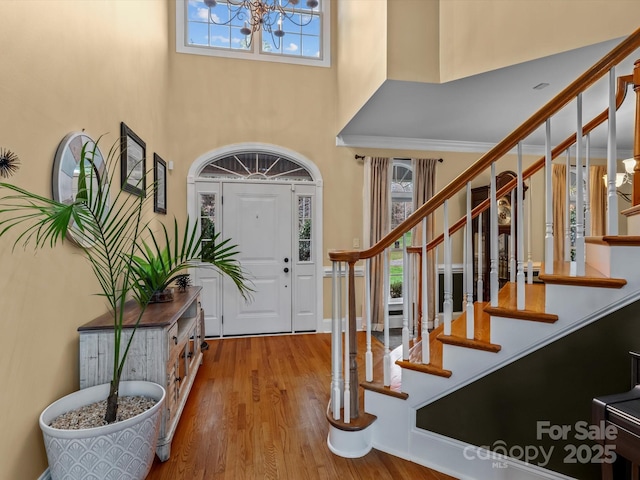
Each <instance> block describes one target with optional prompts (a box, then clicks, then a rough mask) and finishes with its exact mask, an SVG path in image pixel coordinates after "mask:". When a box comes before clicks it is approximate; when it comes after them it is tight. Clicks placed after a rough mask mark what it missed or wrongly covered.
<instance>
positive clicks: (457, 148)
mask: <svg viewBox="0 0 640 480" xmlns="http://www.w3.org/2000/svg"><path fill="white" fill-rule="evenodd" d="M336 146H338V147H352V148H384V149H394V150H395V149H400V150H422V151H428V152H462V153H486V152H488V151H489V150H491V149H492V148H493V147H495V144H494V143H486V142H465V141H458V140H438V139H433V138H409V137H377V136H372V135H338V136H337V137H336ZM509 153H511V154H515V153H516V149H515V148H513V149H512V150H511V151H510V152H509ZM522 153H523V154H525V155H540V156H544V154H545V147H544V145H523V146H522ZM632 156H633V152H631V151H630V150H624V151H623V150H618V157H619V158H628V157H632ZM606 157H607V151H606V149H604V148H592V149H591V158H606Z"/></svg>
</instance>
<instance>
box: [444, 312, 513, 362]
mask: <svg viewBox="0 0 640 480" xmlns="http://www.w3.org/2000/svg"><path fill="white" fill-rule="evenodd" d="M486 306H487V303H485V302H474V303H473V320H474V330H473V333H474V335H473V337H474V338H467V313H466V312H464V313H463V314H462V315H460V316H459V317H458V318H456V319H455V320H454V321H453V322H451V335H445V334H444V331H443V332H442V333H440V334H438V335H437V336H436V339H437V340H438V341H440V342H442V343H446V344H448V345H456V346H459V347H466V348H473V349H476V350H485V351H489V352H499V351H500V349H501V348H502V347H501V346H500V345H497V344H493V343H491V316H490V315H489V314H487V313H485V311H484V308H485V307H486Z"/></svg>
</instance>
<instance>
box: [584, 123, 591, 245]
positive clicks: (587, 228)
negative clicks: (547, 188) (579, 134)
mask: <svg viewBox="0 0 640 480" xmlns="http://www.w3.org/2000/svg"><path fill="white" fill-rule="evenodd" d="M586 149H587V151H586V153H585V156H584V165H585V166H584V175H585V179H584V188H585V192H584V198H586V199H587V201H586V202H585V204H584V235H585V237H590V236H591V134H590V133H587V135H586Z"/></svg>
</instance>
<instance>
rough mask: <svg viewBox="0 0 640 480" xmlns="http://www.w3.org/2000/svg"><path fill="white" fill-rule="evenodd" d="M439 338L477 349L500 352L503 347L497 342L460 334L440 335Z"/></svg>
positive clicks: (456, 344) (451, 343)
mask: <svg viewBox="0 0 640 480" xmlns="http://www.w3.org/2000/svg"><path fill="white" fill-rule="evenodd" d="M438 340H440V341H441V342H442V343H446V344H447V345H455V346H458V347H466V348H473V349H475V350H484V351H487V352H499V351H500V350H501V349H502V347H501V346H500V345H498V344H495V343H490V342H483V341H482V340H476V339H474V338H466V337H460V336H458V335H438Z"/></svg>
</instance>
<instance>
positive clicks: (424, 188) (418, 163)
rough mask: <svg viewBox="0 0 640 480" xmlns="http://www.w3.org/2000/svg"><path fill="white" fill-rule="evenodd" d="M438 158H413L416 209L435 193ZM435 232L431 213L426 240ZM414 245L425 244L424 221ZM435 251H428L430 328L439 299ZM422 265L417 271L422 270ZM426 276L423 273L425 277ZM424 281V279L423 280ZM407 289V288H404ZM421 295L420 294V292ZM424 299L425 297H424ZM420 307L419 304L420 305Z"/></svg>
mask: <svg viewBox="0 0 640 480" xmlns="http://www.w3.org/2000/svg"><path fill="white" fill-rule="evenodd" d="M437 164H438V159H436V158H412V159H411V166H412V169H413V206H414V210H415V209H417V208H419V207H420V206H421V205H423V204H424V203H425V202H426V201H427V200H429V199H430V198H431V197H433V195H434V194H435V189H436V165H437ZM433 232H434V217H433V215H429V216H428V217H427V238H426V239H425V241H426V242H427V243H428V242H429V241H430V240H433ZM411 238H412V244H413V246H420V245H422V244H423V238H422V223H419V224H418V225H417V226H416V227H415V228H414V229H413V234H412V235H411ZM414 258H415V261H416V262H418V261H419V258H420V256H418V255H416V256H414ZM434 262H435V252H434V251H433V250H431V251H430V252H428V253H427V274H426V282H427V322H428V325H429V329H432V328H433V326H434V319H435V318H436V305H437V304H438V303H437V301H438V299H436V298H435V293H436V288H435V287H436V285H435V281H436V276H435V269H434V267H435V266H434ZM419 269H420V266H418V269H417V270H416V271H420V270H419ZM424 278H425V276H424V275H423V279H424ZM423 281H424V280H423ZM403 290H404V291H406V289H403ZM419 295H420V294H419ZM422 301H424V299H422ZM418 307H419V306H418ZM418 312H419V314H418V318H421V314H422V309H421V308H420V309H419V310H418Z"/></svg>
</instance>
